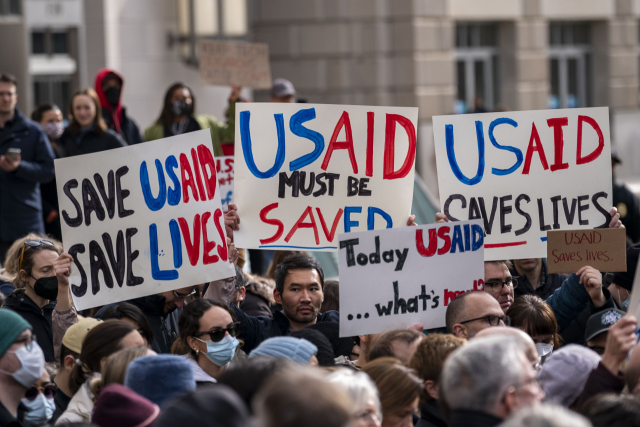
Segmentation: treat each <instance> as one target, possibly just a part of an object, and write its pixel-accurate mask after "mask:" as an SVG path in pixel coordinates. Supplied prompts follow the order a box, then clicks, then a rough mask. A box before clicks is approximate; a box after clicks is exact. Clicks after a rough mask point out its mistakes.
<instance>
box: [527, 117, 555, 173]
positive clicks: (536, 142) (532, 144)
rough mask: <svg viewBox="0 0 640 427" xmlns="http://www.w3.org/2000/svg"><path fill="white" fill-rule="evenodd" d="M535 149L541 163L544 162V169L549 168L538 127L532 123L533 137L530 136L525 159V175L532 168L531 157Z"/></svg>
mask: <svg viewBox="0 0 640 427" xmlns="http://www.w3.org/2000/svg"><path fill="white" fill-rule="evenodd" d="M534 151H535V152H537V153H538V157H539V158H540V163H541V164H542V167H543V169H544V170H547V169H549V165H548V164H547V157H546V156H545V155H544V147H543V146H542V142H540V135H538V129H536V124H535V123H532V125H531V138H529V146H528V147H527V155H526V157H525V159H524V168H523V169H522V174H523V175H529V169H530V168H531V158H532V157H533V152H534Z"/></svg>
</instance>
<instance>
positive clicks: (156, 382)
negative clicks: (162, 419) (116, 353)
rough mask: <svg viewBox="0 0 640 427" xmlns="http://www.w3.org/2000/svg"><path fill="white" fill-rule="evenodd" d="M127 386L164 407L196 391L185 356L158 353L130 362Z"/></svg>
mask: <svg viewBox="0 0 640 427" xmlns="http://www.w3.org/2000/svg"><path fill="white" fill-rule="evenodd" d="M124 385H125V386H127V387H129V388H130V389H131V390H133V391H135V392H136V393H138V394H139V395H140V396H142V397H146V398H147V399H149V400H150V401H152V402H153V403H155V404H156V405H158V406H160V407H161V408H162V405H163V404H164V403H165V402H167V401H168V400H170V399H172V398H174V397H179V396H182V395H184V394H187V393H189V392H190V391H194V390H195V389H196V380H195V378H194V374H193V367H191V364H190V363H189V362H188V361H187V360H186V359H185V358H184V357H182V356H175V355H171V354H159V355H157V356H146V357H140V358H138V359H136V360H134V361H133V362H131V364H130V365H129V369H127V374H126V376H125V378H124Z"/></svg>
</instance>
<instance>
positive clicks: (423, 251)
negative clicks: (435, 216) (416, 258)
mask: <svg viewBox="0 0 640 427" xmlns="http://www.w3.org/2000/svg"><path fill="white" fill-rule="evenodd" d="M416 249H418V253H419V254H420V255H422V256H426V257H431V256H434V255H435V253H436V249H438V238H437V237H436V229H435V228H430V229H429V247H427V248H425V247H424V238H423V236H422V230H421V229H420V230H416Z"/></svg>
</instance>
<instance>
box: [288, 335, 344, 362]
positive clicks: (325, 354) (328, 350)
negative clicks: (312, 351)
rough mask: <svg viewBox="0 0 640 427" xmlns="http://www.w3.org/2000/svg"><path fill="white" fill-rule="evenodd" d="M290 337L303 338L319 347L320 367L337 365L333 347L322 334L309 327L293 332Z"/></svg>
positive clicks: (317, 356)
mask: <svg viewBox="0 0 640 427" xmlns="http://www.w3.org/2000/svg"><path fill="white" fill-rule="evenodd" d="M289 335H290V336H292V337H294V338H303V339H305V340H307V341H309V342H311V343H312V344H314V345H315V346H316V347H318V353H317V354H316V358H317V359H318V365H320V366H334V365H335V364H336V363H335V360H334V359H335V356H334V354H333V347H332V346H331V343H330V342H329V340H328V339H327V337H325V336H324V335H323V334H322V333H320V332H318V331H314V330H313V329H309V328H308V327H307V328H302V329H297V330H295V331H291V333H290V334H289Z"/></svg>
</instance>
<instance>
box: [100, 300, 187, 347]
mask: <svg viewBox="0 0 640 427" xmlns="http://www.w3.org/2000/svg"><path fill="white" fill-rule="evenodd" d="M126 302H128V303H130V304H133V305H135V306H136V307H138V308H139V309H140V310H142V312H143V313H144V315H145V316H146V317H147V320H148V321H149V325H150V326H151V330H152V331H153V345H152V346H151V347H152V348H153V350H154V351H155V352H156V353H171V346H172V345H173V342H174V341H175V340H176V338H178V319H179V318H180V314H182V309H181V308H177V309H175V310H173V311H171V312H169V313H165V312H164V303H165V299H164V297H162V296H160V295H150V296H148V297H142V298H136V299H132V300H129V301H126ZM119 304H120V303H119V302H117V303H114V304H109V305H105V306H104V307H102V308H101V309H100V311H98V312H97V313H96V315H95V316H94V317H96V318H98V319H100V318H102V314H103V313H104V312H105V311H106V310H107V308H109V307H113V306H117V305H119Z"/></svg>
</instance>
